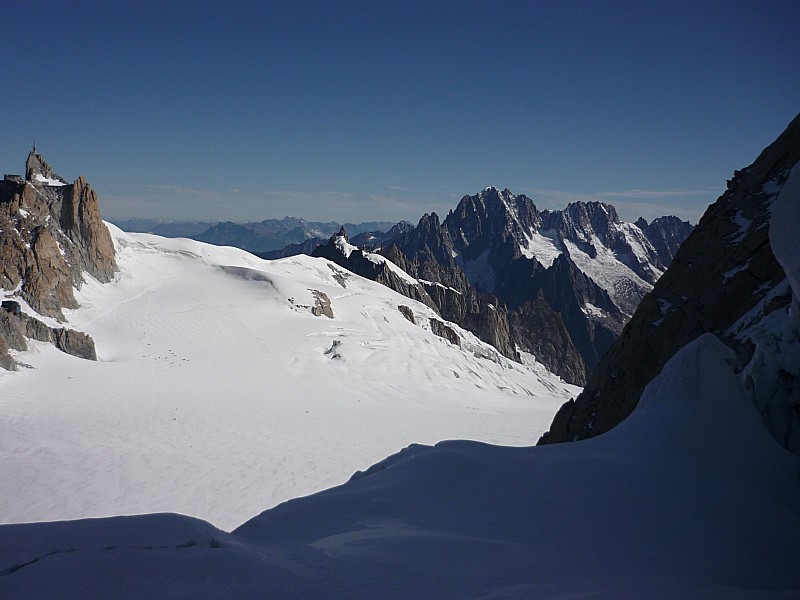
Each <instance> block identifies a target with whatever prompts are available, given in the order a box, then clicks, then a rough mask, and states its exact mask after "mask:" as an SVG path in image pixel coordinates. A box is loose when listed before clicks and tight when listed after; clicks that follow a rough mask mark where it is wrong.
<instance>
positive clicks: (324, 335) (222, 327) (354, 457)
mask: <svg viewBox="0 0 800 600" xmlns="http://www.w3.org/2000/svg"><path fill="white" fill-rule="evenodd" d="M110 229H111V230H112V232H113V233H112V234H113V237H114V240H115V244H116V246H117V249H118V262H119V265H120V273H119V275H118V276H117V278H116V280H115V281H114V282H112V283H110V284H100V283H98V282H96V281H93V280H91V279H90V280H89V281H88V282H87V283H86V284H85V285H84V286H83V287H82V289H81V290H80V291H79V292H78V293H77V297H78V301H79V302H80V304H81V308H80V309H78V310H75V311H67V318H68V323H67V326H69V327H71V328H74V329H77V330H80V331H85V332H87V333H89V334H90V335H91V336H92V337H93V338H94V340H95V343H96V346H97V353H98V358H99V361H98V362H91V361H84V360H81V359H77V358H74V357H71V356H68V355H66V354H63V353H61V352H59V351H58V350H56V349H55V348H53V347H52V346H50V345H47V344H40V343H36V342H32V343H31V349H30V350H29V351H27V352H24V353H18V354H17V355H16V358H17V359H18V360H20V361H21V362H24V363H26V364H28V365H31V366H32V367H33V368H30V369H26V368H23V369H20V371H18V372H16V373H11V372H0V408H1V409H2V411H3V415H4V418H3V420H2V423H0V455H1V456H2V457H3V460H2V463H0V478H2V481H3V482H4V486H2V488H0V522H22V521H38V520H57V519H74V518H83V517H97V516H105V515H118V514H137V513H150V512H166V511H170V512H180V513H184V514H188V515H192V516H197V517H201V518H203V519H206V520H208V521H210V522H212V523H214V524H215V525H217V526H219V527H222V528H223V529H225V528H231V527H234V526H236V525H238V524H240V523H242V522H243V521H244V520H246V519H247V518H249V517H251V516H253V515H254V514H257V513H260V512H261V511H263V510H264V509H266V508H269V507H271V506H274V505H276V504H278V503H280V502H283V501H285V500H288V499H290V498H294V497H297V496H303V495H307V494H310V493H313V492H316V491H319V490H322V489H325V488H328V487H330V486H332V485H336V484H339V483H342V482H343V481H346V480H347V479H348V478H349V477H350V475H351V474H352V473H353V472H355V471H356V470H358V469H363V468H364V467H365V466H366V465H369V464H372V463H374V462H376V461H377V460H380V459H381V458H383V457H384V456H386V455H388V454H391V453H393V452H396V451H397V450H398V449H400V448H402V447H404V446H407V445H408V444H410V443H412V442H419V443H435V442H438V441H440V440H443V439H452V438H464V439H475V440H482V441H486V442H491V443H498V444H509V445H529V444H533V443H534V442H535V441H536V439H537V438H538V436H539V435H540V434H541V433H542V432H543V431H544V430H545V429H546V428H547V427H548V425H549V423H550V420H551V418H552V415H553V414H554V412H555V411H556V410H557V408H558V407H559V406H560V405H561V403H563V402H564V401H565V400H566V399H568V398H569V397H571V396H574V395H576V393H577V391H578V388H575V387H574V386H569V385H566V384H564V383H563V382H561V381H560V380H558V379H557V378H555V377H547V376H546V375H544V374H543V371H542V370H541V369H540V368H539V369H528V368H526V367H523V366H522V365H518V364H515V363H511V362H509V361H507V360H505V359H502V358H500V359H497V360H498V362H493V361H491V360H488V359H481V358H476V357H475V356H474V355H473V354H472V353H471V352H470V348H474V349H479V350H481V351H482V352H485V353H486V354H487V355H493V356H497V353H496V352H492V349H491V348H488V347H486V346H485V345H484V344H482V343H481V342H479V341H478V340H476V339H475V338H474V336H472V335H471V334H468V333H466V332H463V331H461V330H459V333H460V334H461V335H462V338H463V345H464V347H465V350H461V349H458V348H456V347H455V346H452V345H451V344H449V342H447V341H445V340H443V339H442V338H439V337H436V336H434V335H433V334H432V333H430V331H428V330H427V320H428V318H429V317H431V316H434V313H433V312H432V311H431V310H430V309H429V308H427V307H425V306H424V305H421V304H418V303H415V302H413V301H412V300H410V299H408V298H405V297H403V296H400V295H398V294H396V293H394V292H392V291H391V290H389V289H388V288H385V287H383V286H381V285H379V284H376V283H374V282H370V281H367V280H365V279H362V278H360V277H357V276H351V277H350V278H349V279H348V280H347V289H346V290H343V289H342V287H341V285H340V284H339V283H337V282H336V280H335V279H334V278H333V272H332V271H331V269H329V268H328V266H327V261H325V260H323V259H314V258H310V257H304V256H303V257H293V258H289V259H284V260H281V261H274V262H269V261H262V260H260V259H258V258H257V257H254V256H252V255H249V254H247V253H246V252H243V251H240V250H237V249H233V248H220V247H214V246H210V245H205V244H201V243H199V242H194V241H190V240H183V239H162V238H158V237H156V236H150V235H146V234H125V233H122V232H121V231H119V230H117V229H116V228H114V227H113V226H110ZM220 267H227V268H228V270H227V272H226V271H225V270H223V269H222V268H220ZM230 267H232V268H230ZM312 290H320V291H322V292H324V293H326V294H327V295H328V296H329V297H330V298H331V299H332V308H333V311H334V314H335V318H334V319H328V318H327V317H324V316H321V317H315V316H313V315H312V314H311V312H310V309H309V307H310V306H313V304H314V298H313V296H312ZM399 304H405V305H407V306H411V307H412V309H413V311H414V312H415V314H416V316H417V322H418V323H421V324H422V325H423V326H415V325H413V324H412V323H410V322H408V321H407V320H406V319H405V318H404V317H403V315H402V314H401V313H400V312H399V310H398V309H397V306H398V305H399ZM423 327H425V328H423ZM333 339H336V340H339V341H340V342H341V343H340V344H339V345H338V346H337V347H336V349H335V354H338V355H339V356H340V358H336V359H332V358H331V356H332V355H333V354H334V353H330V354H327V355H326V354H325V352H326V351H327V350H328V349H329V348H331V342H332V340H333Z"/></svg>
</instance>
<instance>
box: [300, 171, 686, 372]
mask: <svg viewBox="0 0 800 600" xmlns="http://www.w3.org/2000/svg"><path fill="white" fill-rule="evenodd" d="M691 230H692V226H691V225H690V224H689V223H688V222H685V221H681V220H680V219H678V218H677V217H671V216H666V217H661V218H658V219H655V220H654V221H653V222H652V223H647V221H645V220H644V219H640V220H639V221H637V222H636V223H624V222H621V221H620V220H619V217H618V216H617V213H616V210H615V209H614V207H613V206H611V205H609V204H604V203H600V202H589V203H584V202H576V203H573V204H569V205H568V206H567V207H566V208H565V209H564V210H561V211H549V210H545V211H539V210H538V209H537V208H536V206H535V205H534V203H533V201H532V200H531V199H530V198H528V197H527V196H524V195H519V196H515V195H514V194H512V193H511V192H510V191H509V190H507V189H505V190H502V191H501V190H499V189H498V188H495V187H488V188H486V189H485V190H483V191H481V192H479V193H478V194H476V195H474V196H464V197H463V198H462V199H461V201H460V202H459V204H458V206H457V207H456V208H455V210H452V211H450V213H449V214H448V215H447V217H446V218H445V219H444V221H441V220H440V219H439V217H438V215H436V213H432V214H426V215H424V216H423V217H422V218H421V219H420V221H419V223H418V224H417V226H416V227H413V228H408V229H407V230H406V231H402V232H398V233H397V234H396V235H394V236H388V235H384V236H382V237H381V238H380V239H378V240H376V241H375V242H372V243H368V244H363V243H362V244H358V245H360V246H362V247H363V248H364V250H365V252H366V254H363V253H362V252H361V251H360V250H358V251H357V252H351V251H350V250H348V251H347V252H346V253H343V252H342V249H343V248H348V249H349V248H351V247H352V246H354V245H356V244H355V243H353V242H355V240H350V239H349V238H348V236H347V232H346V230H344V229H342V230H340V231H339V232H338V233H337V234H335V235H334V236H332V237H331V239H330V240H329V242H328V244H327V245H324V246H319V247H317V248H315V249H314V250H313V252H312V255H314V256H323V257H325V258H327V259H328V260H333V261H335V262H337V264H339V265H341V266H342V267H345V268H347V269H349V270H351V271H353V272H356V273H359V274H360V275H363V276H365V277H370V278H372V279H376V280H379V281H381V282H382V283H384V284H386V285H389V286H390V287H393V289H396V290H397V291H400V292H401V293H404V294H406V295H410V297H413V298H415V299H417V300H420V301H421V302H424V303H425V304H428V305H429V306H431V307H432V308H434V309H435V310H436V311H437V312H438V313H439V314H440V315H441V316H442V317H443V318H444V319H445V320H448V321H452V322H454V323H458V324H459V325H461V326H462V327H464V328H465V329H468V330H470V331H472V332H473V333H475V335H477V336H478V337H479V338H481V339H482V340H484V341H486V342H488V343H490V344H492V345H493V346H495V347H496V348H497V349H498V350H499V351H500V352H501V353H502V354H504V355H505V356H507V357H509V358H511V359H512V360H518V359H519V351H524V352H527V353H530V354H533V355H534V356H536V357H537V360H539V361H541V362H542V363H543V364H544V365H545V366H547V368H548V369H550V370H551V371H552V372H554V373H556V374H558V375H559V376H561V377H563V378H564V379H565V380H566V381H569V382H571V383H575V384H577V385H582V384H583V383H585V381H586V377H587V376H588V373H589V372H591V370H592V369H593V368H594V367H595V366H596V365H597V363H598V361H599V359H600V357H601V356H602V355H603V353H604V352H605V351H606V350H607V349H608V348H609V347H610V346H611V344H612V343H613V342H614V340H615V339H616V338H617V336H618V335H619V333H620V332H621V331H622V328H623V326H624V325H625V323H626V322H627V320H628V318H629V317H630V315H631V314H632V313H633V311H634V310H635V308H636V306H637V305H638V303H639V301H640V300H641V299H642V298H643V297H644V295H645V294H646V293H647V292H649V291H650V290H651V289H652V287H653V284H654V283H655V282H656V280H657V279H658V278H659V277H660V275H661V274H662V273H663V272H664V269H666V267H667V266H669V264H670V262H671V261H672V257H673V256H674V253H675V251H676V250H677V248H678V247H679V246H680V244H681V242H683V240H684V239H686V236H688V235H689V233H690V232H691ZM340 239H343V242H340ZM375 254H380V255H382V256H384V257H386V258H388V259H389V260H390V261H391V262H392V263H393V264H396V265H397V266H398V267H400V269H402V270H403V271H404V272H405V273H408V274H409V275H411V276H412V277H413V278H414V279H416V280H417V282H418V283H417V284H416V285H415V286H414V287H413V289H410V288H409V287H408V285H407V284H406V282H404V281H402V280H400V279H398V278H397V277H394V276H393V275H392V273H389V272H386V273H384V272H383V271H386V268H384V267H382V266H381V265H378V264H376V261H375V260H374V259H372V258H370V257H371V256H372V255H375ZM365 257H366V258H365ZM378 278H379V279H378Z"/></svg>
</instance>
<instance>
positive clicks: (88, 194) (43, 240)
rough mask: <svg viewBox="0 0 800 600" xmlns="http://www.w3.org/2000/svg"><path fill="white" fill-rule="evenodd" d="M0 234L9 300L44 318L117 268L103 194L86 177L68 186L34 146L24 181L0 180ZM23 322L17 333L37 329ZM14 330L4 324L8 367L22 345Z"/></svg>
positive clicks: (56, 314)
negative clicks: (90, 280)
mask: <svg viewBox="0 0 800 600" xmlns="http://www.w3.org/2000/svg"><path fill="white" fill-rule="evenodd" d="M0 233H2V237H0V289H2V290H4V298H18V299H19V300H21V301H23V302H24V303H27V304H28V305H29V306H30V308H31V309H32V310H33V311H35V312H37V313H39V314H41V315H44V316H46V317H52V318H55V319H57V320H59V321H63V320H64V313H63V312H62V309H64V308H76V307H77V302H76V301H75V295H74V293H73V288H75V287H80V285H81V284H82V283H83V282H84V277H86V276H87V275H88V276H91V277H94V278H95V279H97V280H99V281H101V282H107V281H109V280H110V279H111V278H112V276H113V274H114V272H115V271H116V263H115V259H114V246H113V243H112V241H111V236H110V235H109V233H108V229H107V228H106V226H105V224H104V223H103V221H102V218H101V216H100V211H99V206H98V200H97V194H96V193H95V192H94V190H92V189H91V187H90V186H89V184H88V183H87V182H86V180H85V179H84V178H83V177H79V178H78V179H77V180H76V181H75V182H74V183H72V184H69V183H67V182H66V180H65V179H64V178H62V177H60V176H59V175H56V174H55V173H54V172H53V169H52V168H51V167H50V165H49V164H47V162H46V161H45V160H44V158H43V157H42V156H41V154H39V153H37V152H36V150H35V149H34V150H33V151H31V152H30V154H29V155H28V159H27V161H26V165H25V178H24V179H23V178H22V177H18V176H13V175H7V176H6V177H5V178H4V179H3V181H2V182H0ZM23 317H24V315H22V316H20V317H18V318H19V319H22V318H23ZM12 318H17V317H12ZM31 318H32V317H31ZM17 325H19V326H18V327H17V328H16V329H18V330H19V331H22V332H31V331H33V329H32V328H31V326H28V325H27V324H25V323H18V324H17ZM11 329H13V327H11ZM11 329H9V327H5V329H4V331H5V332H6V336H7V337H6V339H5V340H4V342H3V344H0V354H3V355H4V356H5V359H4V364H5V365H6V366H9V365H10V364H12V363H10V362H9V359H8V354H7V348H8V347H11V348H17V349H20V348H19V346H20V343H19V341H18V340H16V341H14V342H13V343H10V342H9V339H10V338H14V337H15V336H14V335H13V333H9V332H10V331H11ZM51 329H52V328H51ZM42 331H44V330H42ZM2 335H3V334H2V333H0V336H2ZM25 335H27V337H35V338H36V339H41V338H43V337H47V336H46V335H45V334H41V335H39V336H38V337H37V336H32V335H28V333H25ZM54 335H55V334H54ZM8 336H10V337H8ZM53 340H55V338H53ZM46 341H50V340H46ZM3 347H5V348H6V351H5V352H3ZM59 347H62V349H66V348H69V347H71V345H70V344H61V345H60V346H59ZM93 353H94V350H93V348H92V351H91V353H90V352H88V351H87V352H84V351H81V352H80V354H82V355H84V354H85V355H87V356H88V355H89V354H93Z"/></svg>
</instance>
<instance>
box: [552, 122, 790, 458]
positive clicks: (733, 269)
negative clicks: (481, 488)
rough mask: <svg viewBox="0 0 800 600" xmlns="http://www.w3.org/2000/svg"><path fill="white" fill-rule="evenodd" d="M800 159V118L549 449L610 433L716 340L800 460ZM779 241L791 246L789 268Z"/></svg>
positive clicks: (735, 192) (707, 219)
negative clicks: (685, 351) (684, 356)
mask: <svg viewBox="0 0 800 600" xmlns="http://www.w3.org/2000/svg"><path fill="white" fill-rule="evenodd" d="M799 161H800V116H798V117H797V118H795V119H794V121H792V123H791V124H790V125H789V127H788V128H787V129H786V131H785V132H784V133H783V134H782V135H781V136H780V137H779V138H778V139H777V140H776V141H775V142H774V143H773V144H771V145H770V146H769V147H768V148H766V149H765V150H764V151H763V152H762V153H761V154H760V155H759V157H758V158H757V159H756V161H755V162H754V163H753V164H752V165H750V166H749V167H747V168H745V169H743V170H741V171H737V172H736V173H735V174H734V177H733V179H732V180H731V181H729V182H728V186H727V190H726V191H725V192H724V193H723V194H722V196H720V198H719V199H718V200H717V201H716V202H715V203H714V204H712V205H711V206H710V207H709V208H708V210H707V211H706V213H705V214H704V216H703V218H702V219H701V220H700V223H699V224H698V226H697V227H696V228H695V230H694V231H693V232H692V234H691V235H690V236H689V237H688V239H687V240H686V241H685V242H684V243H683V244H682V245H681V246H680V248H679V249H678V251H677V254H676V255H675V258H674V260H673V261H672V264H671V266H670V267H669V268H668V269H667V271H666V273H664V275H663V276H662V277H661V278H660V279H659V280H658V281H657V283H656V284H655V287H654V289H653V290H652V292H650V293H648V294H647V295H646V296H645V298H644V299H643V300H642V302H641V304H640V305H639V307H638V309H637V310H636V313H635V314H634V315H633V317H632V319H631V320H630V322H629V323H628V324H627V325H626V327H625V329H624V330H623V333H622V336H621V337H620V338H619V339H618V340H617V341H616V342H615V343H614V344H613V345H612V347H611V348H610V350H609V351H608V353H607V354H606V355H605V356H604V357H603V359H602V360H601V362H600V364H599V366H598V368H597V369H596V370H595V371H594V373H593V374H592V377H591V378H590V380H589V382H588V384H587V385H586V388H585V389H584V391H583V393H582V394H581V395H580V396H578V398H577V399H575V400H574V401H570V402H568V403H567V404H565V405H564V406H563V407H562V408H561V409H560V410H559V412H558V414H557V415H556V417H555V419H554V421H553V424H552V426H551V428H550V431H549V432H547V433H546V434H545V435H544V436H543V437H542V439H541V440H540V443H551V442H564V441H571V440H577V439H584V438H588V437H592V436H595V435H598V434H600V433H603V432H605V431H608V430H609V429H611V428H612V427H614V426H615V425H616V424H617V423H619V422H620V421H622V420H623V419H625V417H627V416H628V415H629V414H630V413H631V411H632V410H633V408H634V407H635V406H636V404H637V403H638V401H639V397H640V396H641V394H642V391H643V390H644V388H645V386H647V384H648V383H649V382H650V381H651V380H652V379H653V378H654V377H655V376H656V375H657V374H658V373H659V372H660V371H661V369H662V367H663V366H664V365H665V364H666V363H667V361H668V360H669V359H670V358H671V357H672V356H673V355H674V354H675V353H676V352H677V351H678V350H679V349H680V348H681V347H682V346H685V345H686V344H688V343H689V342H691V341H693V340H694V339H696V338H697V337H699V336H700V335H702V334H704V333H708V332H710V333H713V334H714V335H716V336H717V337H718V338H719V339H720V340H722V341H723V342H724V343H725V344H727V345H728V346H730V347H731V348H732V349H733V350H734V351H735V353H736V365H735V367H736V369H737V371H738V372H739V373H740V377H741V381H742V385H743V387H744V388H745V389H746V390H747V393H748V394H749V396H750V399H751V401H752V402H753V404H754V405H755V406H756V407H757V409H758V411H759V412H760V413H761V415H762V418H763V420H764V422H765V423H766V425H767V427H768V428H769V429H770V431H771V432H772V433H773V435H774V436H775V438H776V439H778V440H779V441H780V442H781V443H782V444H784V445H785V446H786V447H788V448H789V449H791V450H792V451H793V452H795V453H798V454H800V306H799V305H798V300H797V296H798V290H797V289H793V286H795V287H797V285H798V283H800V277H798V278H797V279H796V280H795V282H794V283H792V282H791V281H790V278H789V277H787V273H786V269H785V265H787V264H793V263H794V264H796V263H797V262H798V261H800V256H798V254H800V252H798V251H800V248H798V247H797V243H796V242H792V240H796V239H797V238H798V237H800V167H796V166H795V165H797V163H798V162H799ZM778 204H779V205H780V207H781V210H780V213H781V214H782V215H783V216H782V217H780V218H779V217H777V214H776V211H777V206H778ZM640 227H642V230H643V231H646V229H647V225H646V224H642V225H640ZM778 232H779V233H778ZM776 238H777V239H778V240H780V242H779V243H783V244H784V245H786V244H788V245H789V246H790V247H791V248H792V250H790V251H787V250H783V255H782V256H783V258H782V259H781V260H779V257H778V256H776V252H775V249H776V246H775V244H776ZM657 243H659V242H657ZM662 243H668V241H666V242H662ZM792 244H793V245H792ZM782 263H783V264H782Z"/></svg>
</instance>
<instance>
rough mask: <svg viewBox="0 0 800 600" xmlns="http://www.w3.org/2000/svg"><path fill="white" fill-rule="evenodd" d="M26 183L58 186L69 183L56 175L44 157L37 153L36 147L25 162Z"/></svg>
mask: <svg viewBox="0 0 800 600" xmlns="http://www.w3.org/2000/svg"><path fill="white" fill-rule="evenodd" d="M25 181H28V182H31V183H33V184H48V185H56V186H57V185H63V184H66V183H68V182H67V180H66V179H64V178H63V177H61V176H60V175H56V173H55V172H54V171H53V168H52V167H51V166H50V165H49V164H47V161H46V160H45V159H44V157H43V156H42V155H41V154H39V153H38V152H37V151H36V145H34V146H33V150H31V151H30V152H29V153H28V159H27V160H26V161H25Z"/></svg>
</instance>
